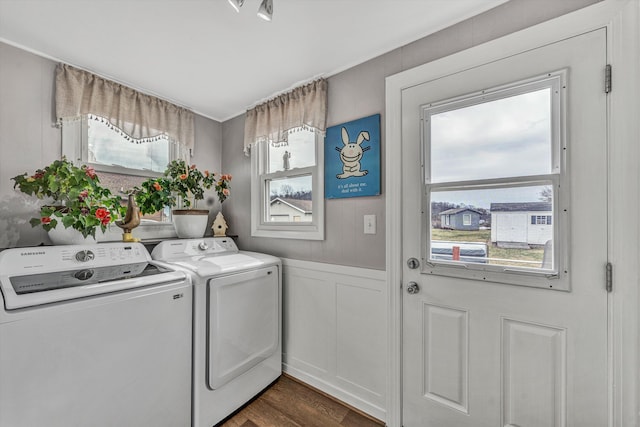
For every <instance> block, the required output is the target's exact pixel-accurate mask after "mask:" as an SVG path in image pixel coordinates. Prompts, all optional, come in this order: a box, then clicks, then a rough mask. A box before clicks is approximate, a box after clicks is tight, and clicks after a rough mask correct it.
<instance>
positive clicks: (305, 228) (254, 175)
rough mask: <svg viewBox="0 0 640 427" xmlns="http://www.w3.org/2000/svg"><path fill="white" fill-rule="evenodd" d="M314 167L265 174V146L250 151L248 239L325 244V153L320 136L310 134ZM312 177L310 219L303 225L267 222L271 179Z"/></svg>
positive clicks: (257, 146)
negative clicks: (268, 185)
mask: <svg viewBox="0 0 640 427" xmlns="http://www.w3.org/2000/svg"><path fill="white" fill-rule="evenodd" d="M313 134H314V139H315V150H316V155H315V156H316V157H315V158H316V164H315V165H314V166H307V167H303V168H292V169H288V170H281V171H276V172H271V173H268V170H269V156H268V147H267V146H266V144H269V143H270V142H268V141H264V142H259V143H257V144H255V145H253V146H252V147H251V236H252V237H270V238H280V239H301V240H324V149H323V146H322V143H321V142H322V135H321V133H320V132H318V131H313ZM308 175H311V189H312V190H311V191H312V206H313V219H312V221H310V222H306V221H282V222H277V221H267V219H266V218H267V212H268V205H269V203H270V197H269V196H270V195H269V194H268V193H267V183H268V182H269V181H270V180H273V179H283V178H296V177H300V176H308Z"/></svg>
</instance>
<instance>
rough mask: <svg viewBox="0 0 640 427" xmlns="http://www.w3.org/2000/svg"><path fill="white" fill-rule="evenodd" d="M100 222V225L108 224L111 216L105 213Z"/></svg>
mask: <svg viewBox="0 0 640 427" xmlns="http://www.w3.org/2000/svg"><path fill="white" fill-rule="evenodd" d="M96 213H97V212H96ZM100 222H101V223H102V225H108V224H109V223H110V222H111V217H110V216H109V215H108V214H107V216H105V217H104V218H102V219H101V220H100Z"/></svg>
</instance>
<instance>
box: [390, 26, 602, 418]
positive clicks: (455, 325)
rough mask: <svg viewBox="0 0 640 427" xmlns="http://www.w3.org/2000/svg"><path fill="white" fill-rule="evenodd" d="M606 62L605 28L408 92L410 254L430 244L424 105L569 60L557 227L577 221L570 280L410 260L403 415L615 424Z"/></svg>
mask: <svg viewBox="0 0 640 427" xmlns="http://www.w3.org/2000/svg"><path fill="white" fill-rule="evenodd" d="M605 64H606V33H605V30H597V31H593V32H590V33H587V34H584V35H581V36H578V37H574V38H571V39H567V40H563V41H559V42H557V43H554V44H551V45H547V46H544V47H540V48H538V49H534V50H530V51H527V52H524V53H521V54H519V55H515V56H512V57H508V58H505V59H503V60H500V61H495V62H492V63H489V64H484V65H481V64H479V65H478V66H477V67H474V68H472V69H469V70H467V71H464V72H461V73H456V74H452V75H449V76H445V77H441V78H437V79H435V80H430V81H429V78H428V76H426V78H425V83H423V84H421V85H418V86H414V87H411V88H409V89H405V90H404V91H403V93H402V164H403V175H402V188H403V194H402V195H403V198H402V199H403V201H402V212H403V214H402V215H403V217H402V220H403V234H402V240H403V248H402V249H403V258H404V260H405V261H406V260H407V259H409V258H411V257H415V258H417V259H421V256H422V254H423V245H424V242H423V239H422V237H421V236H422V235H423V233H421V232H419V231H420V230H421V229H422V212H423V210H424V208H425V207H424V206H422V203H423V202H422V201H423V200H424V199H423V194H422V191H423V188H424V187H423V186H422V183H423V182H424V181H423V175H422V170H421V163H420V159H421V158H422V152H421V150H422V148H421V107H422V106H424V105H428V104H430V103H433V102H437V101H442V100H446V99H451V98H454V97H458V96H462V95H465V94H469V93H474V92H478V91H480V90H483V89H485V88H492V87H498V86H501V85H506V84H511V83H513V82H518V81H522V80H525V79H529V78H531V77H534V76H539V75H543V74H544V73H548V72H554V71H558V70H566V73H567V87H566V88H563V90H566V96H565V99H566V102H567V103H566V134H565V137H566V150H563V153H562V158H561V159H560V162H561V164H562V168H565V169H564V170H565V171H566V173H567V179H566V181H564V182H568V183H569V184H570V185H569V186H568V188H566V187H565V188H562V189H561V191H563V193H562V194H563V198H562V199H561V200H566V203H564V202H563V204H561V206H560V209H559V213H560V214H561V215H564V216H565V218H564V219H563V220H556V219H554V223H555V226H558V227H562V224H568V230H562V232H561V236H564V237H563V238H564V239H565V240H566V241H565V242H564V243H565V244H566V248H567V251H566V252H567V253H568V262H567V264H566V265H565V267H566V268H563V269H562V271H560V272H559V274H560V276H561V277H562V278H564V279H566V280H568V281H569V291H566V292H565V291H556V290H550V289H544V288H534V287H525V286H513V285H509V284H500V283H492V282H488V281H483V280H475V279H471V278H454V277H446V276H438V275H430V274H423V273H421V270H420V269H409V268H408V267H407V266H406V265H405V267H404V270H403V283H404V284H405V289H406V288H407V284H408V283H409V282H415V283H416V284H417V285H418V286H419V288H420V290H419V292H418V293H415V294H408V293H406V292H405V293H404V294H403V342H402V345H403V361H402V363H403V414H402V416H403V425H404V426H406V427H418V426H420V427H464V426H469V427H483V426H487V427H489V426H491V427H495V426H510V425H511V426H520V427H561V426H580V427H583V426H584V427H587V426H594V427H602V426H605V425H607V413H608V408H607V404H608V397H607V390H608V388H607V294H606V291H605V287H604V272H605V265H606V262H607V230H606V218H607V192H606V189H607V181H606V177H607V169H606V164H607V163H606V162H607V148H606V95H605V93H604V91H603V75H604V71H603V70H604V67H605ZM565 207H567V209H566V211H565ZM526 225H527V222H526V218H525V223H524V227H525V228H524V230H526ZM426 235H429V234H428V233H427V234H426ZM514 241H516V240H514ZM562 243H563V242H558V244H562ZM514 274H517V273H514ZM516 281H517V277H516Z"/></svg>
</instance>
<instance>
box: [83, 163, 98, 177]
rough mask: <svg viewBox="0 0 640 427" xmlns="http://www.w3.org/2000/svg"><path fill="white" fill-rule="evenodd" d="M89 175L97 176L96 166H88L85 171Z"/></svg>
mask: <svg viewBox="0 0 640 427" xmlns="http://www.w3.org/2000/svg"><path fill="white" fill-rule="evenodd" d="M84 172H85V173H86V174H87V176H88V177H89V178H91V179H93V178H95V177H96V170H95V169H94V168H92V167H91V166H87V168H86V169H85V171H84Z"/></svg>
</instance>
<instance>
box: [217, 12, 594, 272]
mask: <svg viewBox="0 0 640 427" xmlns="http://www.w3.org/2000/svg"><path fill="white" fill-rule="evenodd" d="M598 1H599V0H562V1H559V0H512V1H510V2H508V3H505V4H503V5H500V6H498V7H496V8H494V9H492V10H489V11H487V12H485V13H483V14H481V15H478V16H476V17H473V18H470V19H467V20H466V21H463V22H460V23H458V24H456V25H453V26H451V27H449V28H446V29H444V30H442V31H439V32H437V33H435V34H432V35H430V36H427V37H425V38H423V39H421V40H418V41H416V42H414V43H411V44H409V45H406V46H403V47H401V48H399V49H396V50H393V51H391V52H389V53H387V54H384V55H382V56H380V57H378V58H375V59H373V60H371V61H368V62H366V63H363V64H360V65H358V66H356V67H353V68H351V69H349V70H346V71H344V72H341V73H339V74H336V75H334V76H332V77H330V78H329V100H328V106H329V112H328V117H327V126H333V125H337V124H340V123H344V122H347V121H350V120H353V119H357V118H360V117H365V116H368V115H371V114H375V113H381V114H382V128H381V132H382V135H383V138H382V141H381V145H382V154H381V155H382V161H381V163H382V171H381V175H382V177H383V178H382V179H383V182H382V195H381V196H378V197H356V198H351V199H332V200H326V201H325V230H326V231H325V235H326V238H325V240H324V241H305V240H291V239H272V238H254V237H251V218H250V208H251V205H250V196H251V195H250V191H249V190H250V178H251V170H250V164H251V162H250V159H249V158H248V157H245V156H244V155H243V153H242V146H243V137H244V115H240V116H238V117H235V118H233V119H231V120H228V121H226V122H224V123H223V124H222V140H223V146H222V159H223V164H224V168H225V169H224V172H226V173H231V174H233V181H232V197H231V198H230V199H229V200H228V201H227V202H225V204H224V213H225V217H226V218H227V222H228V224H229V227H230V229H229V233H230V234H237V235H238V244H239V246H240V247H241V248H242V249H246V250H254V251H260V252H268V253H271V254H274V255H277V256H280V257H286V258H293V259H301V260H310V261H317V262H324V263H331V264H339V265H349V266H356V267H364V268H373V269H379V270H383V269H384V268H385V187H384V173H385V160H384V158H385V153H386V151H387V150H390V149H394V147H396V146H397V145H396V143H395V142H394V141H385V140H384V134H385V126H384V120H385V118H384V109H385V97H384V91H385V77H387V76H390V75H392V74H396V73H398V72H401V71H404V70H407V69H410V68H413V67H415V66H417V65H421V64H424V63H427V62H430V61H433V60H435V59H438V58H442V57H444V56H447V55H450V54H453V53H455V52H459V51H461V50H464V49H468V48H470V47H473V46H476V45H479V44H482V43H484V42H487V41H490V40H493V39H496V38H498V37H501V36H503V35H506V34H510V33H512V32H515V31H518V30H520V29H523V28H526V27H529V26H532V25H535V24H538V23H540V22H543V21H546V20H549V19H551V18H554V17H557V16H560V15H563V14H565V13H568V12H571V11H573V10H577V9H580V8H582V7H585V6H588V5H590V4H593V3H597V2H598ZM365 214H374V215H376V217H377V234H375V235H369V234H364V233H363V215H365Z"/></svg>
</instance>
